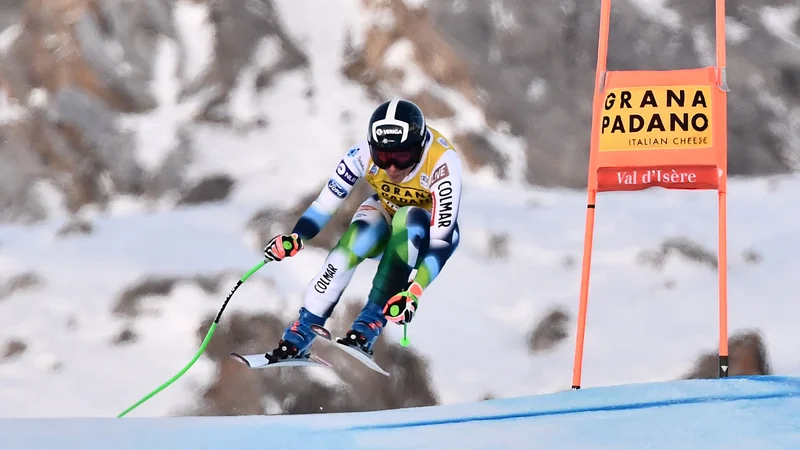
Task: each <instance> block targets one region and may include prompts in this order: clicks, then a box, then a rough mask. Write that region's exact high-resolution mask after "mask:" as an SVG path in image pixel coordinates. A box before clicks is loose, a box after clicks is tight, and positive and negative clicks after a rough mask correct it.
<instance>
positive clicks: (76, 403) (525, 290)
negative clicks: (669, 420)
mask: <svg viewBox="0 0 800 450" xmlns="http://www.w3.org/2000/svg"><path fill="white" fill-rule="evenodd" d="M359 3H360V2H358V1H357V0H347V1H342V2H336V4H335V5H334V4H333V3H332V2H314V3H313V4H314V9H315V12H316V13H315V14H311V15H307V14H304V8H306V9H307V8H308V7H309V6H308V5H309V3H308V2H300V1H294V0H282V1H280V2H278V5H279V6H280V8H281V13H282V15H283V16H284V18H285V20H286V21H287V23H288V29H290V30H295V31H294V32H295V33H297V39H298V41H299V42H300V44H301V46H302V47H303V48H305V49H306V50H307V51H308V52H309V54H310V55H311V58H310V60H311V68H310V69H309V71H308V72H298V73H293V74H289V75H285V76H279V77H277V78H276V80H275V82H274V86H273V88H272V89H270V90H268V91H266V93H264V94H263V95H261V96H259V95H255V94H254V95H251V96H248V95H247V94H248V91H247V89H248V84H247V80H246V79H243V80H242V86H241V89H242V93H240V98H242V99H249V101H250V102H251V103H248V104H246V105H244V106H240V108H241V111H240V112H241V114H242V115H243V116H247V115H248V114H251V113H252V111H253V110H255V111H258V112H259V113H260V114H263V115H265V116H266V118H267V119H268V122H269V124H270V125H269V127H267V128H265V129H263V130H262V129H255V130H251V131H236V130H232V129H225V128H221V127H216V126H210V125H192V126H191V130H190V131H191V133H192V136H194V138H195V141H196V151H197V155H196V158H195V162H194V163H193V165H192V167H191V173H192V175H193V176H195V177H201V176H203V175H206V174H210V173H216V172H220V171H221V172H225V173H229V174H231V175H232V176H233V177H234V178H235V179H236V180H237V185H236V188H235V191H234V193H233V195H232V197H231V199H230V200H229V201H228V202H226V203H224V204H217V205H202V206H197V207H190V208H181V209H172V208H171V206H170V205H161V206H158V207H152V206H148V205H145V204H144V203H142V202H141V201H140V200H139V199H135V198H119V199H117V201H116V203H115V204H114V205H113V208H112V209H111V211H109V212H108V213H103V214H100V213H97V212H93V211H90V210H87V211H84V212H83V215H84V216H85V217H87V218H89V219H90V220H92V222H93V224H94V228H95V231H94V233H93V234H92V235H90V236H87V237H72V238H68V239H58V238H56V237H55V233H56V230H57V229H58V228H59V227H60V226H61V225H63V221H64V217H63V216H59V215H54V216H53V218H51V219H50V220H49V221H47V222H45V223H42V224H40V225H37V226H33V227H18V226H3V227H0V273H2V274H4V276H11V275H13V274H16V273H21V272H26V271H34V272H36V273H37V274H38V275H39V276H40V277H41V278H42V280H43V284H42V285H41V286H39V287H37V288H35V289H31V290H26V291H20V292H18V293H14V294H13V295H11V296H10V297H8V298H5V299H0V317H3V318H4V320H5V323H4V327H3V328H2V329H0V344H4V343H5V342H8V341H10V340H12V339H18V340H21V341H24V342H25V343H26V344H27V345H28V347H27V349H26V351H25V352H24V353H22V354H21V355H19V356H16V357H14V358H11V359H8V360H5V361H0V416H2V417H43V416H48V417H67V416H70V417H74V416H83V417H110V416H114V415H116V414H117V413H119V412H120V411H122V410H123V409H124V408H126V407H127V406H129V405H130V404H132V403H133V402H134V401H136V400H138V399H139V398H141V396H143V395H145V394H146V393H148V392H150V391H151V390H152V389H153V388H155V387H156V386H158V385H160V384H161V383H162V382H164V381H166V380H167V379H169V378H170V377H171V376H172V375H174V374H175V373H176V372H177V371H178V370H179V369H180V368H181V367H183V365H184V364H185V363H186V362H188V361H189V359H191V357H192V356H193V355H194V353H195V351H196V350H197V347H198V342H197V339H196V336H195V331H196V329H197V327H198V324H199V322H200V320H201V318H204V317H206V316H207V315H208V314H212V313H215V312H216V311H217V310H218V308H219V306H220V304H221V302H222V301H223V299H224V297H225V294H227V291H228V289H229V286H230V287H232V286H233V284H234V283H235V281H236V280H237V279H238V278H239V276H241V275H242V274H244V273H245V272H246V271H247V270H248V269H249V268H250V267H252V266H253V265H254V264H255V263H257V262H258V261H259V259H260V256H261V254H260V251H259V250H258V247H259V246H260V245H263V243H258V242H253V241H252V239H251V237H250V236H247V235H245V234H244V225H245V223H246V221H247V220H248V219H249V218H250V216H251V215H252V214H253V213H254V212H255V211H256V210H258V209H260V208H263V207H265V206H277V207H286V206H290V205H292V204H293V203H294V202H295V201H296V199H297V198H298V197H299V196H301V195H304V194H307V193H311V192H313V190H314V189H316V188H317V186H319V185H320V184H321V183H323V182H324V181H325V180H326V179H327V176H328V175H329V174H330V173H331V171H332V169H333V168H334V167H335V165H336V163H337V162H338V160H339V158H340V157H341V155H342V154H343V153H344V152H345V151H346V150H347V148H348V147H349V145H350V144H351V143H352V142H353V140H355V139H357V138H358V137H360V136H361V131H360V130H362V128H363V125H362V124H363V123H365V121H366V119H367V117H368V114H369V111H371V109H372V107H373V106H374V105H373V103H372V102H371V101H370V100H368V99H367V97H366V95H365V93H364V92H363V90H362V88H361V87H360V86H357V85H355V84H353V83H351V82H349V81H347V80H346V79H344V78H343V77H342V76H341V74H340V73H339V58H340V52H341V49H342V48H343V45H344V40H345V35H346V30H347V28H348V27H352V29H353V30H358V29H360V28H359V27H360V26H361V23H362V22H361V21H364V20H370V19H369V17H367V16H366V15H365V14H364V13H363V11H361V10H360V6H359ZM193 17H194V18H193V19H192V20H197V21H202V14H198V15H196V17H195V16H193ZM302 30H306V31H302ZM307 30H313V32H310V31H307ZM358 38H359V37H358V36H356V39H358ZM197 47H198V48H197V49H196V52H197V54H196V55H194V56H193V57H192V58H194V59H192V61H194V62H193V63H192V67H193V69H192V70H195V71H196V70H199V69H198V68H197V67H198V66H202V58H203V55H202V54H203V52H204V51H205V50H203V46H202V45H198V46H197ZM260 48H261V47H260ZM273 50H274V49H271V47H270V46H269V45H264V46H263V49H262V52H264V54H260V55H258V58H257V59H258V60H259V61H269V60H270V55H269V54H268V53H269V52H270V51H273ZM170 51H171V50H170V48H169V46H166V45H165V46H164V48H163V49H162V53H160V54H159V55H156V56H157V58H158V59H157V60H158V61H160V63H159V67H158V68H157V69H156V70H157V71H158V73H159V74H160V75H159V77H158V78H157V80H156V83H155V84H154V87H153V88H154V89H160V90H161V91H160V92H161V94H160V95H161V97H160V98H173V99H174V98H176V96H174V95H173V94H174V93H173V94H170V92H171V91H170V89H177V88H175V87H174V86H173V85H172V84H171V83H174V82H175V80H174V79H171V78H170V75H169V74H170V73H171V71H170V70H167V69H169V67H173V66H172V65H173V64H174V61H173V60H171V59H170V58H174V52H172V53H170ZM170 55H172V56H170ZM309 85H311V86H314V87H315V91H316V93H317V94H316V95H315V96H314V97H313V98H310V99H308V98H306V97H305V92H306V90H307V89H308V87H309ZM170 86H173V87H172V88H170ZM190 101H191V100H187V102H190ZM455 101H456V100H454V102H455ZM461 101H463V99H461ZM168 106H169V108H173V109H172V110H169V109H166V110H160V111H156V112H154V113H152V114H150V115H148V116H144V117H138V118H137V117H129V118H127V119H126V122H127V123H128V124H129V125H130V126H134V127H137V126H138V127H142V128H141V133H140V137H141V139H142V143H141V145H142V149H143V152H144V150H146V149H151V148H156V147H164V146H165V144H164V142H166V141H168V140H169V138H168V136H164V135H160V134H159V132H163V133H170V132H172V131H170V130H174V129H175V127H174V126H173V125H174V124H172V123H169V121H170V120H183V119H181V118H185V117H186V116H187V115H186V111H188V110H191V107H192V105H191V104H189V105H182V104H179V105H168ZM251 108H252V109H251ZM173 110H174V111H182V112H181V113H180V114H177V113H176V114H172V113H170V111H173ZM343 111H346V112H349V113H350V114H351V115H352V117H353V121H352V122H347V121H343V120H342V117H341V113H342V112H343ZM474 113H475V111H467V112H466V113H465V116H464V117H462V119H463V122H464V124H461V125H459V124H457V123H448V124H444V125H445V127H443V128H444V129H446V127H447V126H452V127H457V126H465V127H466V126H480V121H481V120H483V119H482V118H481V117H479V116H478V117H476V116H475V114H474ZM161 122H163V123H164V125H163V126H162V127H161V128H156V129H153V128H147V127H153V126H158V124H159V123H161ZM434 125H438V124H434ZM497 139H498V140H499V141H501V140H503V139H507V140H511V141H513V139H512V138H510V137H507V136H506V137H502V136H498V137H497ZM587 139H588V136H587ZM150 144H153V145H150ZM499 147H500V148H508V147H511V150H509V151H510V152H511V153H512V156H513V157H517V156H519V155H518V153H517V151H516V149H514V146H513V145H499ZM514 155H516V156H514ZM141 156H142V158H143V159H146V160H148V161H157V160H158V158H157V156H158V155H152V154H146V153H143V154H142V155H141ZM301 168H302V172H300V170H301ZM798 188H800V177H798V176H792V177H780V178H774V179H758V180H747V181H745V180H734V181H732V182H731V185H730V196H729V224H730V230H729V239H730V243H729V254H730V268H729V274H730V282H729V296H730V330H731V333H733V332H734V331H736V330H738V329H742V328H751V327H754V328H758V329H760V330H761V332H762V333H763V335H764V337H765V339H766V341H767V345H768V348H769V349H770V358H771V362H772V365H773V369H774V370H775V372H776V373H779V374H800V355H798V353H797V352H796V349H795V348H794V344H793V343H794V342H795V340H796V339H795V336H796V324H795V321H796V319H795V318H796V317H798V316H799V315H800V303H798V302H797V299H796V295H795V293H794V291H793V290H792V288H791V287H792V286H793V283H792V281H794V278H796V273H797V270H798V265H797V261H796V257H795V255H796V254H797V251H798V249H800V238H799V237H798V233H797V232H796V231H797V230H798V229H800V217H798V216H797V215H796V213H795V212H794V210H793V208H791V207H790V206H791V205H794V204H796V203H797V196H796V192H797V191H798ZM715 199H716V196H715V194H714V193H713V192H677V191H672V192H669V191H660V190H650V191H646V192H638V193H627V194H623V193H620V194H604V195H602V196H601V197H600V199H599V202H598V209H597V220H598V222H597V228H596V241H595V255H594V265H593V272H592V284H591V292H590V307H589V317H588V327H587V341H586V347H585V349H586V352H585V366H584V378H583V386H584V387H592V386H601V385H610V384H622V383H631V382H645V381H663V380H671V379H675V378H678V377H680V376H682V375H683V374H685V373H686V372H688V371H689V369H690V368H691V366H692V364H693V362H694V359H695V358H696V357H697V356H698V354H699V352H700V351H714V350H715V347H716V344H717V310H716V308H717V300H716V286H717V283H716V272H715V271H714V270H712V269H710V268H708V267H706V266H700V265H698V264H697V263H694V262H692V261H686V260H684V259H682V258H679V257H670V258H669V259H668V261H667V264H666V265H665V266H664V267H663V268H661V269H655V268H652V267H649V266H647V265H645V264H642V263H640V262H639V260H638V256H639V254H640V253H641V252H642V251H646V250H652V249H655V248H657V247H658V246H659V245H660V244H661V243H662V242H663V241H664V239H666V238H670V237H673V236H684V237H687V238H690V239H692V240H694V241H697V242H699V243H701V244H702V245H703V246H704V247H706V248H708V249H710V250H714V249H715V245H716V216H715V211H716V209H715V208H716V201H715ZM54 201H57V199H54ZM585 202H586V199H585V194H584V193H583V192H574V191H565V190H542V189H535V188H530V187H525V186H523V185H521V184H519V183H517V182H516V181H513V180H512V181H511V182H508V183H506V182H499V181H497V180H496V179H495V178H494V177H493V176H491V174H487V173H483V172H482V173H467V174H466V181H465V189H464V198H463V201H462V216H461V219H460V221H461V222H460V225H461V230H462V234H463V238H462V244H461V248H460V249H459V250H458V252H457V253H456V255H455V256H454V258H453V259H452V260H451V261H449V262H448V264H447V266H446V267H445V270H444V272H443V273H442V275H441V277H440V278H439V279H438V280H436V281H435V282H434V284H433V285H432V286H431V287H430V288H429V289H428V290H427V292H426V294H425V298H424V300H423V301H422V304H421V306H420V312H419V315H418V317H417V318H416V319H415V321H414V323H413V325H412V326H411V327H410V328H409V333H410V338H411V342H412V345H413V346H414V348H415V349H417V350H418V351H419V352H420V353H422V354H423V355H425V356H426V357H427V358H428V359H429V361H430V363H431V366H432V370H433V378H434V380H433V381H434V383H435V385H436V388H437V390H438V392H439V393H440V395H441V399H442V402H443V403H446V404H452V403H458V402H469V401H474V400H476V399H478V398H481V397H483V396H484V395H485V394H487V393H489V394H492V395H494V396H496V397H515V396H522V395H530V394H537V393H549V392H553V391H558V390H564V389H568V388H569V386H570V385H571V373H572V355H573V346H574V328H575V326H574V320H573V321H571V322H570V324H569V327H570V332H571V334H570V336H569V337H568V338H567V339H565V340H564V341H563V342H562V343H561V344H560V345H559V346H558V347H557V348H555V349H554V350H553V351H551V352H547V353H544V354H539V355H535V356H533V355H530V354H528V351H527V348H526V337H525V336H526V333H527V332H528V330H529V329H530V328H531V325H532V324H533V323H534V322H535V321H536V320H537V319H539V318H541V317H542V316H544V315H545V314H547V313H548V312H549V311H550V309H551V308H552V307H556V306H562V307H564V308H566V309H567V310H568V311H570V312H571V313H573V316H574V313H575V312H576V311H577V305H578V290H579V281H580V259H581V251H582V246H583V221H584V214H585ZM492 234H505V235H507V236H508V250H509V255H508V257H507V258H505V259H490V258H488V257H487V254H488V253H489V252H488V250H489V249H488V240H489V237H490V236H491V235H492ZM751 249H752V250H755V251H757V252H758V253H759V254H760V255H761V256H762V257H763V261H762V262H761V263H759V264H756V265H751V264H748V263H746V262H745V261H744V259H743V258H742V254H743V252H744V251H746V250H751ZM324 256H325V255H324V253H323V252H321V251H319V250H316V249H311V248H310V249H308V250H306V251H303V252H302V253H301V254H299V255H298V256H297V257H295V258H293V259H292V260H288V261H286V262H283V263H280V264H271V265H269V266H267V267H265V268H264V269H262V271H260V272H259V273H258V274H256V275H255V276H254V277H253V278H252V279H251V281H248V282H247V284H246V285H245V286H244V287H242V288H241V289H239V291H238V292H237V293H236V296H235V297H234V300H233V301H232V303H231V305H230V306H229V309H228V310H229V311H237V310H240V311H241V310H246V311H263V310H268V311H278V312H282V313H287V314H291V313H292V312H293V311H296V309H297V308H298V307H299V306H300V299H301V296H302V291H303V289H304V288H305V286H306V283H307V282H308V281H309V280H310V279H311V277H312V276H313V274H314V273H316V271H317V269H318V267H319V265H320V264H321V263H322V260H323V259H324ZM570 261H572V263H570ZM375 265H376V263H375V262H374V261H367V262H365V263H364V265H363V267H362V268H360V269H359V270H358V272H357V273H356V276H355V277H354V279H353V282H352V284H351V286H350V288H349V289H348V290H347V292H346V293H345V297H347V298H365V297H366V294H367V292H368V289H369V286H370V283H371V276H372V274H373V273H374V269H375ZM221 271H224V272H226V273H228V274H229V275H228V276H227V278H226V279H225V280H223V283H222V287H221V288H220V290H219V292H217V293H211V294H209V293H206V292H204V291H202V290H201V289H199V288H198V287H196V286H195V285H192V284H186V285H182V286H180V287H179V288H178V289H176V290H175V291H173V292H172V294H170V295H169V296H153V297H151V298H149V299H148V300H147V302H145V305H144V306H145V312H144V313H143V316H142V317H139V318H138V319H136V320H135V321H133V320H129V319H125V318H120V317H116V316H113V315H112V313H111V309H112V308H113V305H114V303H115V301H116V298H117V296H118V295H119V294H120V292H121V291H122V290H123V289H125V288H126V287H127V286H129V285H130V284H132V283H134V282H136V281H137V280H139V279H140V278H142V277H145V276H149V275H156V276H162V275H164V276H167V275H187V276H193V275H198V274H210V275H214V274H217V273H219V272H221ZM667 286H672V287H671V288H668V287H667ZM222 320H223V321H224V320H225V316H223V319H222ZM126 327H130V328H131V329H132V330H133V331H134V332H135V333H136V334H137V336H138V338H137V340H136V341H135V342H133V343H130V344H128V345H122V346H118V345H113V344H112V340H113V339H114V337H115V336H116V335H118V334H119V333H120V331H121V330H123V329H124V328H126ZM400 331H401V329H400V328H390V329H389V330H388V332H387V338H388V339H394V340H397V339H399V338H400ZM213 370H214V367H213V365H212V364H211V362H210V361H208V360H207V359H206V358H204V357H203V358H201V359H200V360H199V361H198V362H197V364H196V365H195V366H194V367H192V369H191V370H190V371H189V372H188V373H187V374H186V375H185V376H184V377H183V378H181V379H180V380H179V381H178V382H176V383H175V384H174V385H173V386H171V387H170V388H169V389H167V390H166V391H164V392H162V393H160V394H159V395H157V396H156V397H154V398H153V399H151V400H149V401H148V402H146V403H145V404H143V405H142V406H140V407H139V408H137V409H136V410H135V411H134V412H132V413H131V416H161V415H168V414H172V413H174V412H175V411H176V410H177V409H179V408H182V407H183V406H186V405H188V404H190V403H191V401H192V398H193V397H194V396H195V395H196V394H197V392H198V390H199V389H201V388H202V387H204V386H205V385H206V384H207V383H208V381H209V380H210V378H211V376H212V375H213Z"/></svg>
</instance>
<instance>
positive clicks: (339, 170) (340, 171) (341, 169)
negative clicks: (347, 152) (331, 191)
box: [336, 160, 358, 186]
mask: <svg viewBox="0 0 800 450" xmlns="http://www.w3.org/2000/svg"><path fill="white" fill-rule="evenodd" d="M336 175H339V178H341V179H342V181H344V182H345V183H347V184H349V185H350V186H353V185H355V184H356V181H357V180H358V177H357V176H356V174H354V173H353V172H352V171H351V170H350V168H349V167H347V164H345V162H344V160H341V161H340V162H339V165H338V166H336Z"/></svg>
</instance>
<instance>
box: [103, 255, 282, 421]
mask: <svg viewBox="0 0 800 450" xmlns="http://www.w3.org/2000/svg"><path fill="white" fill-rule="evenodd" d="M266 263H267V260H264V261H261V262H260V263H258V264H256V265H255V266H254V267H253V268H252V269H250V271H249V272H247V273H246V274H244V276H243V277H242V278H240V279H239V281H238V282H236V285H235V286H234V287H233V289H231V291H230V293H228V296H227V297H226V298H225V302H224V303H223V304H222V308H220V309H219V312H218V313H217V317H215V318H214V322H213V323H212V324H211V326H210V327H209V329H208V333H206V337H205V339H203V343H202V344H201V345H200V349H199V350H198V351H197V353H196V354H195V355H194V358H192V360H191V361H189V364H187V365H186V366H185V367H184V368H183V369H181V371H180V372H178V373H177V374H175V376H173V377H172V378H170V379H169V380H168V381H167V382H166V383H164V384H162V385H161V386H159V387H157V388H156V389H155V390H153V392H150V393H149V394H147V395H145V396H144V397H143V398H142V399H141V400H139V401H138V402H136V403H134V404H133V405H131V406H130V407H129V408H128V409H126V410H125V411H122V412H121V413H120V414H119V415H118V416H117V417H122V416H124V415H125V414H128V413H129V412H131V411H133V409H134V408H136V407H138V406H139V405H141V404H142V403H144V402H146V401H147V400H149V399H150V398H151V397H153V396H154V395H156V394H158V393H159V392H161V391H163V390H164V389H165V388H166V387H167V386H169V385H170V384H172V383H174V382H175V380H177V379H178V378H180V377H182V376H183V374H185V373H186V371H187V370H189V368H190V367H192V365H194V363H195V362H196V361H197V360H198V359H200V356H201V355H202V354H203V352H204V351H205V350H206V347H207V346H208V343H209V341H211V336H213V335H214V331H215V330H216V329H217V324H218V323H219V319H220V317H222V312H223V311H225V307H227V306H228V302H229V301H230V300H231V297H233V293H234V292H236V290H237V289H239V286H241V285H242V283H244V282H245V281H247V279H248V278H250V276H251V275H253V274H254V273H256V271H258V269H260V268H262V267H264V265H265V264H266Z"/></svg>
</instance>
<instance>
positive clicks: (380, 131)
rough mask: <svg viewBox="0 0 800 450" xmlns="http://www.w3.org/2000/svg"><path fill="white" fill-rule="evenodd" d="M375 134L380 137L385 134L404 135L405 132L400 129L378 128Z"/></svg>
mask: <svg viewBox="0 0 800 450" xmlns="http://www.w3.org/2000/svg"><path fill="white" fill-rule="evenodd" d="M375 134H376V135H378V136H383V135H384V134H403V130H402V129H400V128H378V129H377V130H375Z"/></svg>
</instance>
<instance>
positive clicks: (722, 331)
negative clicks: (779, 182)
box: [714, 0, 729, 378]
mask: <svg viewBox="0 0 800 450" xmlns="http://www.w3.org/2000/svg"><path fill="white" fill-rule="evenodd" d="M715 13H716V41H717V42H716V53H717V55H716V59H717V61H716V64H717V86H718V87H719V88H720V89H721V90H722V91H723V94H725V93H726V92H727V91H728V90H729V88H728V81H727V76H726V71H727V68H726V64H727V61H726V54H725V0H716V12H715ZM725 95H726V96H727V94H725ZM721 118H722V120H721V121H720V125H721V126H720V125H717V126H716V128H715V131H714V133H715V134H716V136H715V137H714V139H717V140H718V141H719V142H725V144H724V145H722V146H720V148H727V135H728V133H727V130H728V124H727V114H724V115H722V116H721ZM718 120H719V119H718ZM723 122H724V123H723ZM718 158H719V159H720V160H722V161H724V162H725V170H724V171H723V174H722V177H721V179H720V185H719V188H718V197H717V198H718V200H717V203H718V206H719V211H718V215H717V217H718V219H717V222H718V224H719V232H718V233H719V236H718V239H719V241H718V243H717V247H718V249H717V259H718V264H717V265H718V269H717V273H718V276H719V288H718V289H719V377H720V378H725V377H727V376H728V226H727V217H728V211H727V196H728V193H727V191H728V169H727V151H725V152H720V153H719V156H718Z"/></svg>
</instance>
